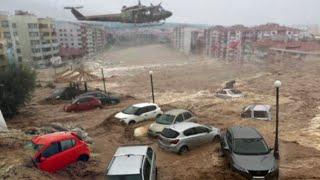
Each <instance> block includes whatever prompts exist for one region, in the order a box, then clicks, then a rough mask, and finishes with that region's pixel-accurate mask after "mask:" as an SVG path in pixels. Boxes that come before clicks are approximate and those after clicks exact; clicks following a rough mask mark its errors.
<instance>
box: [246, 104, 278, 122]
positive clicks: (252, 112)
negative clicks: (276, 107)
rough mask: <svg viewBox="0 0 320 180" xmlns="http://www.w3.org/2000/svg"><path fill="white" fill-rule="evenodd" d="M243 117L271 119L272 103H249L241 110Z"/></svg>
mask: <svg viewBox="0 0 320 180" xmlns="http://www.w3.org/2000/svg"><path fill="white" fill-rule="evenodd" d="M241 117H242V118H252V119H258V120H271V119H272V116H271V106H270V105H249V106H246V107H244V108H243V110H242V112H241Z"/></svg>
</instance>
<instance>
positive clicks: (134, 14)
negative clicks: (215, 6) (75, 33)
mask: <svg viewBox="0 0 320 180" xmlns="http://www.w3.org/2000/svg"><path fill="white" fill-rule="evenodd" d="M80 8H83V7H82V6H78V7H65V8H64V9H71V12H72V14H73V15H74V16H75V17H76V18H77V20H80V21H103V22H121V23H129V24H144V23H154V22H160V21H161V20H165V19H167V18H169V17H170V16H172V12H170V11H167V10H165V9H164V8H163V7H162V6H161V3H159V4H158V5H155V6H154V5H153V4H151V5H150V6H145V5H142V4H141V2H140V0H139V2H138V5H135V6H130V7H127V6H123V7H122V9H121V13H117V14H106V15H93V16H84V15H82V14H81V13H80V12H79V11H78V10H77V9H80Z"/></svg>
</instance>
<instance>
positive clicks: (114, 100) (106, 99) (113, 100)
mask: <svg viewBox="0 0 320 180" xmlns="http://www.w3.org/2000/svg"><path fill="white" fill-rule="evenodd" d="M81 96H93V97H96V98H98V99H99V100H100V101H101V103H102V104H103V105H106V104H108V105H114V104H118V103H120V98H118V97H115V96H112V95H109V94H105V93H103V92H101V91H92V92H87V93H84V94H81V95H80V96H79V97H81Z"/></svg>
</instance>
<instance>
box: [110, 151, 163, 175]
mask: <svg viewBox="0 0 320 180" xmlns="http://www.w3.org/2000/svg"><path fill="white" fill-rule="evenodd" d="M105 176H106V179H107V180H155V179H157V165H156V154H155V152H154V151H153V149H152V148H151V147H149V146H144V145H140V146H136V145H132V146H121V147H119V148H118V149H117V151H116V153H115V154H114V156H113V158H112V160H111V161H110V163H109V165H108V167H107V170H106V173H105Z"/></svg>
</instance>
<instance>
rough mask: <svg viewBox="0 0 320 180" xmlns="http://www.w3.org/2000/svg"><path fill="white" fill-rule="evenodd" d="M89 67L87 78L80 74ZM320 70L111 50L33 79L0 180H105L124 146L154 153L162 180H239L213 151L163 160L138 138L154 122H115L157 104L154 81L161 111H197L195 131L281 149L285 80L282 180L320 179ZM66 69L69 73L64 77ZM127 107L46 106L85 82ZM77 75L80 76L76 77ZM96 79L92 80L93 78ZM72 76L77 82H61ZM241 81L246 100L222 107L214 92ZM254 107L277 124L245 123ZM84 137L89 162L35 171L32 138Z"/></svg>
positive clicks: (4, 135) (1, 160) (13, 122)
mask: <svg viewBox="0 0 320 180" xmlns="http://www.w3.org/2000/svg"><path fill="white" fill-rule="evenodd" d="M81 66H82V67H84V68H83V69H85V72H88V74H86V73H84V72H83V73H81V72H75V71H74V70H76V69H77V68H78V67H81ZM319 68H320V62H319V59H318V58H315V57H314V56H310V57H309V56H306V57H304V58H303V59H301V60H296V59H295V60H288V59H279V60H278V61H275V62H273V63H269V62H268V63H266V62H242V63H230V62H227V61H219V60H217V59H215V58H214V57H207V56H203V55H186V54H185V53H183V52H179V51H176V50H175V49H173V48H171V47H170V46H168V45H166V44H145V45H141V46H129V45H126V46H121V45H119V44H118V45H115V46H114V47H112V48H111V49H110V50H108V51H106V52H103V53H101V54H99V55H98V56H95V57H94V58H90V59H86V60H84V61H82V62H80V63H79V64H78V65H77V64H74V65H72V67H70V66H65V67H62V68H50V69H40V70H37V73H38V75H37V77H38V79H37V81H38V87H37V88H36V90H35V92H34V95H33V98H32V100H31V102H30V103H28V104H26V105H25V106H24V107H22V108H21V109H20V110H19V114H18V115H17V116H15V117H13V118H12V119H8V120H6V124H7V127H8V131H5V132H0V151H1V152H2V153H1V155H0V178H1V179H104V175H105V173H106V172H105V171H106V167H107V166H108V163H109V162H110V160H111V159H112V157H113V154H114V153H115V151H116V149H117V148H118V147H119V146H121V145H126V144H148V145H149V146H151V147H152V148H153V149H154V151H155V153H156V155H157V167H158V176H157V178H158V179H160V180H162V179H163V180H171V179H172V180H178V179H181V180H193V179H203V180H205V179H221V180H222V179H243V177H241V176H240V175H239V174H237V173H235V172H233V171H232V170H231V169H230V168H229V167H228V163H227V162H226V160H225V158H224V157H221V156H220V155H219V152H220V148H221V147H220V144H219V143H210V144H208V145H204V146H201V147H199V148H197V149H193V150H191V151H190V152H188V153H186V154H184V155H177V154H174V153H170V152H167V151H165V150H163V149H161V148H159V146H158V145H157V139H155V138H151V137H148V136H147V135H144V136H139V137H135V136H134V131H135V129H136V128H142V129H144V130H145V131H147V129H148V127H149V125H150V124H151V123H152V122H153V121H154V120H148V121H144V122H141V123H137V124H135V125H133V126H128V125H123V124H121V123H120V122H119V121H118V120H117V119H115V118H114V115H115V114H116V113H117V112H119V111H121V110H122V109H124V108H125V107H128V106H130V105H132V104H135V103H139V102H152V93H151V86H150V77H149V76H150V75H149V71H152V72H153V74H152V75H153V85H154V99H155V103H157V104H158V105H159V106H160V107H161V109H162V110H163V111H166V110H169V109H173V108H182V109H188V110H190V111H192V112H193V113H194V114H195V115H196V116H197V117H198V119H199V120H198V123H201V124H208V125H211V126H214V127H217V128H219V129H221V131H224V130H226V128H228V127H231V126H235V125H240V126H250V127H254V128H256V129H257V130H258V131H259V132H260V133H261V134H262V135H263V137H264V138H265V139H266V142H267V144H268V145H269V146H270V147H273V146H274V142H275V118H274V117H275V104H276V97H275V87H274V85H273V84H274V81H275V80H281V82H282V86H281V87H280V114H279V152H280V160H279V168H280V179H320V175H319V173H318V169H319V167H320V146H319V141H320V134H319V127H320V126H319V122H320V121H319V114H320V108H319V106H320V104H319V97H320V93H319V92H318V91H317V87H318V83H320V80H319V78H318V77H319V76H320V71H319ZM67 69H69V71H68V70H67ZM102 69H103V72H104V74H103V75H104V77H105V80H106V81H105V85H106V86H105V88H106V91H107V92H111V93H112V94H116V95H117V96H119V97H120V99H121V101H120V103H119V104H117V105H113V106H104V107H103V108H102V109H94V110H91V111H84V112H74V113H67V112H64V110H63V109H64V106H66V105H67V104H69V103H70V101H63V100H57V101H55V102H47V101H45V99H46V98H47V97H48V96H50V95H51V94H52V92H53V91H54V89H53V88H52V87H51V86H48V83H49V82H50V84H53V85H54V87H56V88H58V87H66V86H69V82H68V81H71V80H72V81H77V82H82V84H81V86H82V85H83V82H84V81H86V83H85V84H86V88H87V89H89V90H90V89H91V90H93V89H101V90H103V89H104V85H103V81H102V80H101V78H102V74H101V71H102ZM73 73H75V74H76V75H72V74H73ZM89 73H90V74H89ZM61 74H65V75H66V74H68V75H69V76H70V77H71V76H72V77H73V78H72V79H67V78H62V79H61V78H60V79H59V78H58V79H57V75H61ZM230 80H235V81H236V84H235V86H236V88H237V89H240V90H241V91H242V92H243V93H244V95H245V96H244V97H243V98H238V99H221V98H217V97H215V92H216V91H217V90H218V89H221V88H222V87H223V86H224V85H225V83H226V82H228V81H230ZM250 104H268V105H270V106H271V113H272V120H271V121H261V120H255V119H244V118H241V116H240V113H241V111H242V108H243V107H245V106H247V105H250ZM64 130H67V131H68V130H71V131H78V132H80V133H81V134H83V136H84V139H85V141H86V142H88V144H89V147H90V151H91V156H90V159H89V161H88V162H77V163H74V164H72V165H70V166H68V167H67V168H65V169H63V170H60V171H58V172H56V173H47V172H44V171H41V170H39V169H37V168H36V167H35V166H34V165H33V163H32V161H31V155H30V152H29V151H28V150H27V148H26V145H27V144H28V142H30V140H31V139H32V137H33V136H34V134H43V133H47V132H56V131H64Z"/></svg>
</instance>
